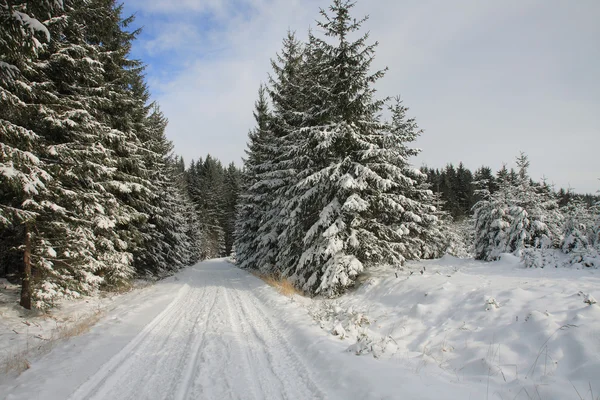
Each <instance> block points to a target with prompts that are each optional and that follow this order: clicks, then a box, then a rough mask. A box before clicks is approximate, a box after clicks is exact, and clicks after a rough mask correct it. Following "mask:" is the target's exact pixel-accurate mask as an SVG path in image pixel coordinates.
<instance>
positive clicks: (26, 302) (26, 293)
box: [21, 225, 31, 310]
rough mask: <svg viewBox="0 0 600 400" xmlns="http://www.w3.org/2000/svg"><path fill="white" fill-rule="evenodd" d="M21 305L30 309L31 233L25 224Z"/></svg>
mask: <svg viewBox="0 0 600 400" xmlns="http://www.w3.org/2000/svg"><path fill="white" fill-rule="evenodd" d="M21 306H23V307H24V308H26V309H28V310H31V233H29V227H28V226H27V225H25V253H24V254H23V277H22V280H21Z"/></svg>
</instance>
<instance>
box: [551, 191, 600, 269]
mask: <svg viewBox="0 0 600 400" xmlns="http://www.w3.org/2000/svg"><path fill="white" fill-rule="evenodd" d="M562 211H563V214H564V225H563V240H562V243H561V246H560V248H561V250H562V252H563V253H565V254H568V255H569V261H568V262H569V264H580V265H582V266H585V267H594V268H598V267H600V252H599V251H598V250H599V249H598V248H597V244H596V241H597V235H598V233H597V226H596V224H597V219H598V214H597V210H596V209H595V207H594V206H592V207H588V206H587V205H586V204H585V203H584V202H583V201H581V200H580V199H578V198H576V197H575V198H573V199H572V200H571V201H569V203H568V204H567V205H566V206H564V207H563V209H562Z"/></svg>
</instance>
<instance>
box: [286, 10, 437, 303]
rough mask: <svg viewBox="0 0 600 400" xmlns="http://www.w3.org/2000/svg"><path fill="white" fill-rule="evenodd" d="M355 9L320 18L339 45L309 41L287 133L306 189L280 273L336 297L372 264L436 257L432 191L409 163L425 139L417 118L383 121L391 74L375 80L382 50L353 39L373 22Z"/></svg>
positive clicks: (299, 190)
mask: <svg viewBox="0 0 600 400" xmlns="http://www.w3.org/2000/svg"><path fill="white" fill-rule="evenodd" d="M352 7H353V4H352V3H350V2H348V1H334V2H333V5H332V6H331V7H330V12H331V15H330V14H329V13H328V12H326V11H324V10H321V15H322V17H323V21H321V22H319V26H320V27H321V28H322V29H323V30H324V31H325V35H326V36H328V37H329V38H330V39H331V43H330V42H329V41H326V40H324V39H319V38H316V37H314V36H312V34H311V35H309V43H308V44H307V46H306V50H305V60H306V61H305V64H304V66H303V70H304V72H303V75H304V76H305V78H304V79H303V80H302V81H301V83H302V84H301V85H299V94H300V96H301V97H300V98H301V99H303V102H302V103H301V104H298V105H296V107H295V108H291V109H288V112H294V113H295V115H297V116H298V117H302V119H301V122H300V124H299V126H298V127H294V126H292V127H291V129H290V131H289V133H288V134H287V135H285V141H286V143H288V144H290V146H289V150H288V154H289V155H290V156H289V157H288V159H290V160H294V162H293V165H292V168H291V169H293V170H294V171H296V172H297V178H298V181H297V183H296V184H295V185H293V186H291V188H290V189H289V190H288V191H287V193H286V194H287V196H286V203H285V206H284V207H283V215H284V225H285V227H286V228H285V229H284V231H283V232H282V234H281V235H280V236H279V238H280V240H281V246H282V251H281V253H280V255H279V257H278V259H277V265H278V266H280V267H281V268H283V271H282V273H283V274H284V275H285V276H289V277H290V278H291V279H292V281H293V282H295V284H296V285H298V286H299V287H301V288H302V289H303V290H305V291H307V292H310V293H319V292H321V293H324V294H327V295H335V294H337V293H339V292H340V291H342V290H343V289H344V288H346V287H348V286H350V285H352V284H353V282H354V279H355V278H356V276H357V275H358V274H359V273H361V272H362V271H363V270H364V268H367V267H369V266H371V265H374V264H377V263H389V264H394V265H400V264H402V263H403V261H404V259H405V255H409V256H410V257H414V258H417V257H420V256H423V255H425V254H427V255H429V254H430V253H435V252H436V251H437V250H436V251H433V249H432V248H431V247H430V246H428V245H427V244H426V243H427V239H429V237H430V236H431V237H435V236H436V234H435V233H434V230H435V229H434V226H435V225H436V224H437V219H436V218H435V216H433V215H432V212H433V211H434V208H433V206H431V204H430V203H429V204H428V201H429V202H430V201H432V199H433V197H432V192H431V191H429V190H428V189H426V188H425V187H424V186H422V185H423V184H424V183H425V178H426V177H425V175H423V174H421V173H420V172H419V171H418V170H414V169H410V168H408V166H407V165H405V164H404V163H406V162H407V161H406V159H407V158H408V157H409V156H411V155H413V153H412V152H414V150H409V149H407V148H406V146H405V143H406V142H408V141H410V140H413V139H414V136H416V134H418V132H417V131H416V127H415V126H413V125H414V121H412V120H408V121H405V120H403V119H402V118H396V119H394V121H393V122H392V123H390V124H387V123H384V122H381V120H380V116H379V114H380V113H381V110H382V108H383V105H384V101H382V100H375V99H374V89H373V88H372V84H373V83H374V82H375V81H377V80H378V79H379V78H381V77H382V76H383V71H377V72H375V73H372V74H371V73H370V72H369V69H370V64H371V62H372V59H373V54H374V49H375V46H376V44H373V45H368V44H367V43H366V42H367V40H368V36H367V35H365V36H362V37H360V38H359V39H357V40H356V41H350V40H349V37H350V36H352V33H353V32H356V31H358V30H359V28H360V26H361V24H362V23H363V22H364V19H363V20H360V21H356V20H353V19H352V18H351V17H350V10H351V8H352ZM276 115H277V113H276ZM276 121H277V119H276ZM292 144H293V145H292ZM398 214H399V215H400V217H396V215H398ZM412 244H418V246H416V248H414V247H413V246H412ZM419 246H420V247H419Z"/></svg>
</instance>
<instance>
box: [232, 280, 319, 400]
mask: <svg viewBox="0 0 600 400" xmlns="http://www.w3.org/2000/svg"><path fill="white" fill-rule="evenodd" d="M233 290H234V295H235V297H236V299H237V304H238V309H239V310H240V312H241V314H240V318H241V319H243V320H245V321H248V322H251V330H252V332H253V335H254V337H255V338H256V339H257V340H258V342H259V343H260V344H261V347H262V348H263V350H264V352H265V354H266V356H267V358H268V362H269V365H268V370H269V372H271V373H272V374H273V375H274V376H275V377H277V379H278V380H279V382H280V383H281V386H282V388H283V393H282V395H283V397H284V398H286V399H300V398H301V399H324V398H326V396H325V395H324V393H323V392H322V390H321V389H320V388H319V387H318V385H317V383H316V382H315V380H314V379H313V378H312V377H311V375H310V373H309V370H308V369H307V367H306V365H305V364H304V363H303V362H302V360H301V358H300V357H299V356H298V354H297V353H296V352H295V351H294V350H293V348H292V347H291V346H290V344H289V342H288V341H287V340H286V339H285V337H284V336H283V335H282V334H281V331H280V330H279V329H277V327H275V326H274V324H273V322H272V321H271V319H270V317H269V316H268V315H267V314H266V313H265V312H264V310H263V309H262V306H261V305H260V304H259V302H258V299H257V298H256V296H255V295H254V294H252V292H251V289H250V287H249V285H247V287H246V288H245V289H244V290H243V292H241V291H240V290H238V289H237V288H233ZM240 293H242V294H240ZM261 372H263V373H264V372H266V371H261ZM261 372H259V374H260V373H261ZM298 378H300V379H298Z"/></svg>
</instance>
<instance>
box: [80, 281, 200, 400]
mask: <svg viewBox="0 0 600 400" xmlns="http://www.w3.org/2000/svg"><path fill="white" fill-rule="evenodd" d="M190 291H191V289H190V286H189V285H187V284H186V285H183V286H182V287H181V289H179V290H178V291H177V296H176V297H175V298H174V299H173V301H171V303H169V305H168V306H167V307H166V308H165V309H164V310H163V311H162V312H161V313H160V314H158V315H157V316H156V317H155V318H154V319H153V320H152V321H151V322H150V323H149V324H148V325H146V327H144V329H143V330H142V331H141V332H140V333H138V334H137V335H136V336H135V337H134V338H133V340H131V342H129V343H128V344H127V345H126V346H125V347H124V348H123V349H121V351H119V352H118V353H117V354H116V355H115V356H113V357H112V358H111V359H110V360H108V361H107V362H106V363H105V364H104V365H103V366H102V367H101V368H100V369H99V370H98V371H97V372H96V373H95V374H94V375H93V376H92V377H91V378H89V379H88V380H87V381H86V382H84V383H83V384H82V385H81V386H79V388H77V390H76V391H75V392H74V393H73V394H72V395H71V396H70V397H69V399H71V400H79V399H88V398H90V396H92V395H93V394H94V393H95V392H97V390H98V388H99V387H100V386H102V385H103V384H104V383H105V382H106V380H107V379H108V378H109V377H110V376H111V375H112V374H113V373H114V371H115V370H116V369H117V368H119V367H120V366H121V365H123V364H124V363H125V362H126V361H127V360H128V358H129V357H130V355H131V353H133V352H135V351H136V349H137V348H138V347H140V346H141V345H142V344H143V343H144V341H145V339H146V338H147V337H148V335H150V333H151V332H152V331H153V330H154V329H156V328H158V327H160V326H161V325H163V324H164V323H165V321H167V320H169V319H170V318H171V317H172V316H173V312H174V311H179V310H180V309H181V308H182V307H183V306H184V305H185V302H184V301H183V300H182V299H183V298H184V297H185V296H186V295H187V294H189V292H190ZM176 314H178V313H176Z"/></svg>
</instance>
